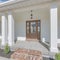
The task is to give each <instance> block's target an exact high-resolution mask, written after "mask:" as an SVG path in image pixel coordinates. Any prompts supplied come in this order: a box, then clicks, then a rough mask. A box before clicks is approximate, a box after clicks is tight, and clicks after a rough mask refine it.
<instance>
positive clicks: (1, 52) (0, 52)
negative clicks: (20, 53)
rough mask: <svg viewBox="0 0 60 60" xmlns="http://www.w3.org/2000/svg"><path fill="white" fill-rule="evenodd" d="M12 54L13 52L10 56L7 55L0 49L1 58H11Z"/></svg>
mask: <svg viewBox="0 0 60 60" xmlns="http://www.w3.org/2000/svg"><path fill="white" fill-rule="evenodd" d="M12 53H13V51H10V52H9V53H8V54H6V53H5V52H4V50H3V49H0V56H1V57H5V58H10V57H11V54H12Z"/></svg>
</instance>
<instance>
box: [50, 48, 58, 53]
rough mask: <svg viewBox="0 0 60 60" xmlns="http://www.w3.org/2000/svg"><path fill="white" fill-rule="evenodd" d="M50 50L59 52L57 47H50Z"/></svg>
mask: <svg viewBox="0 0 60 60" xmlns="http://www.w3.org/2000/svg"><path fill="white" fill-rule="evenodd" d="M50 52H58V49H57V48H50Z"/></svg>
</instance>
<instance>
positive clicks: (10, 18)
mask: <svg viewBox="0 0 60 60" xmlns="http://www.w3.org/2000/svg"><path fill="white" fill-rule="evenodd" d="M8 44H9V46H12V45H13V44H14V19H13V16H12V14H11V13H8Z"/></svg>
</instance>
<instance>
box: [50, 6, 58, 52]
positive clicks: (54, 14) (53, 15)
mask: <svg viewBox="0 0 60 60" xmlns="http://www.w3.org/2000/svg"><path fill="white" fill-rule="evenodd" d="M57 12H58V9H57V6H56V5H53V6H52V7H51V9H50V18H51V19H50V24H51V25H50V26H51V35H50V36H51V42H50V43H51V45H50V51H51V52H58V49H57V20H58V19H57V18H58V16H57Z"/></svg>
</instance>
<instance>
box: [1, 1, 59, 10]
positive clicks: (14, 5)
mask: <svg viewBox="0 0 60 60" xmlns="http://www.w3.org/2000/svg"><path fill="white" fill-rule="evenodd" d="M52 1H53V0H11V1H7V2H4V3H0V11H6V10H11V9H18V8H22V7H26V6H33V5H37V4H38V5H40V4H43V3H50V2H52ZM56 1H59V0H56Z"/></svg>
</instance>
